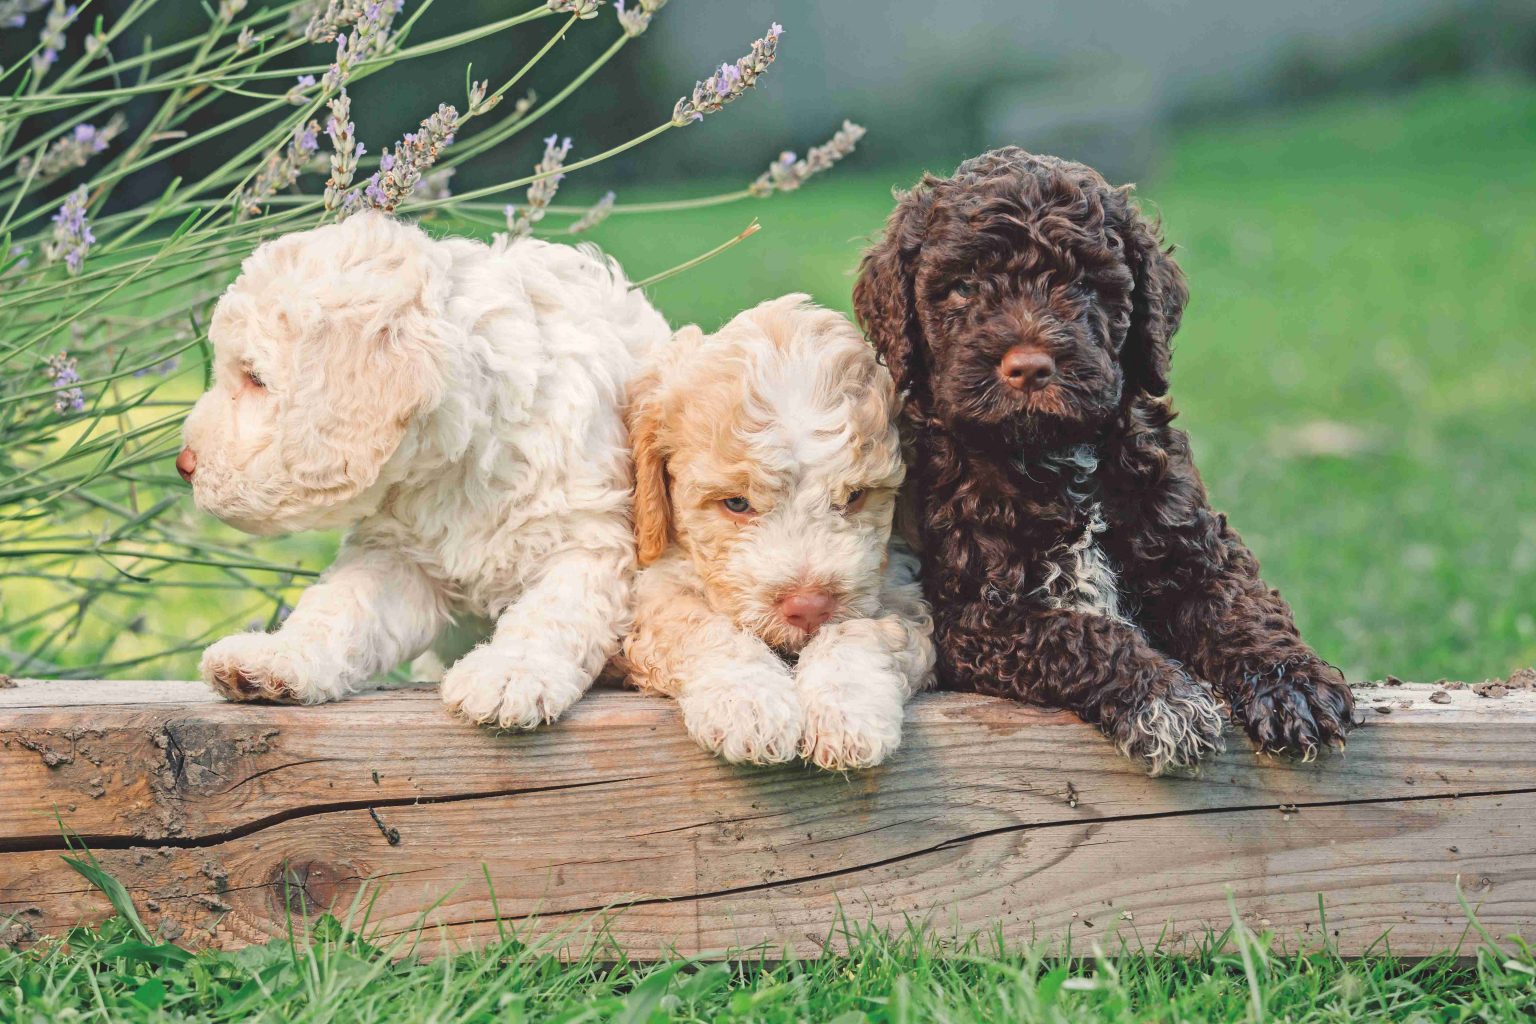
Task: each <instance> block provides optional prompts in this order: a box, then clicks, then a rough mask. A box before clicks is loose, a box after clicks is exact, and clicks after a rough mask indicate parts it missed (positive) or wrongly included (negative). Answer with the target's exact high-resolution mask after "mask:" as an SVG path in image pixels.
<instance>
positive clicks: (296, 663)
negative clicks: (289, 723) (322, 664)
mask: <svg viewBox="0 0 1536 1024" xmlns="http://www.w3.org/2000/svg"><path fill="white" fill-rule="evenodd" d="M198 671H199V673H200V674H201V675H202V677H203V679H204V680H205V681H206V682H207V683H208V685H209V686H211V687H213V688H214V690H215V691H216V692H218V694H219V695H220V696H222V697H224V698H226V699H228V700H233V701H272V702H275V703H279V704H318V703H320V702H322V701H327V700H333V699H335V698H336V697H338V696H340V695H341V693H342V692H344V690H345V689H346V687H345V685H344V683H343V681H342V680H340V679H339V678H337V677H336V675H337V674H336V673H327V672H326V671H324V670H323V669H319V668H317V667H316V666H314V665H312V664H310V663H309V662H307V661H306V660H305V659H304V657H303V656H302V655H301V654H300V653H299V652H298V650H296V649H295V648H294V647H293V646H292V645H291V644H289V643H288V642H287V641H286V640H284V639H282V638H281V637H280V636H279V635H278V634H275V633H236V634H235V635H234V636H227V637H225V638H224V639H223V640H220V641H218V642H217V643H215V644H213V645H212V646H211V647H209V648H208V649H207V650H206V651H204V652H203V659H202V661H201V663H199V665H198Z"/></svg>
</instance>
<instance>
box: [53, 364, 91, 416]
mask: <svg viewBox="0 0 1536 1024" xmlns="http://www.w3.org/2000/svg"><path fill="white" fill-rule="evenodd" d="M48 379H49V382H50V383H51V384H52V385H53V387H55V388H59V389H61V390H60V391H59V392H58V394H56V395H54V396H53V411H54V412H56V413H58V414H59V415H60V416H64V415H66V414H68V413H72V412H82V411H84V409H85V392H83V391H81V390H80V388H79V387H78V386H77V385H78V384H79V383H80V371H79V369H78V368H77V367H76V365H75V361H74V360H73V359H71V358H70V356H69V353H68V352H60V353H59V354H58V355H56V356H49V357H48Z"/></svg>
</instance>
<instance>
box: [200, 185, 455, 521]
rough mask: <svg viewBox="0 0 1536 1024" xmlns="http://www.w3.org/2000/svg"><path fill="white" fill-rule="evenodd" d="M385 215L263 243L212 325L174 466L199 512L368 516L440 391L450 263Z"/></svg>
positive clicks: (257, 516) (257, 517)
mask: <svg viewBox="0 0 1536 1024" xmlns="http://www.w3.org/2000/svg"><path fill="white" fill-rule="evenodd" d="M435 244H436V243H434V242H432V240H431V239H429V238H428V237H427V236H426V235H425V234H423V233H422V232H421V231H420V230H419V229H417V228H415V227H411V226H408V225H405V224H401V223H399V222H396V221H394V220H391V219H390V218H387V217H385V216H383V215H378V214H362V215H359V216H356V217H353V218H351V219H349V220H347V221H345V222H343V223H341V224H335V225H331V226H328V227H322V228H317V229H315V230H313V231H305V232H299V233H296V234H292V235H287V236H285V237H283V238H279V239H276V240H275V241H272V242H268V243H266V244H265V245H262V246H261V247H260V248H258V249H257V250H256V251H255V252H254V253H253V254H252V255H251V256H250V258H249V259H247V260H246V261H245V264H244V266H242V268H241V273H240V276H239V278H237V279H236V281H235V283H234V284H233V285H231V286H230V288H229V291H228V292H226V293H225V294H224V296H223V297H222V298H221V299H220V300H219V303H218V306H217V307H216V308H215V310H214V313H213V320H212V322H211V324H210V327H209V332H208V333H209V337H210V339H211V340H212V342H213V386H212V387H211V388H210V389H209V391H208V392H207V393H206V394H204V395H203V396H202V397H201V398H200V399H198V401H197V404H196V405H195V406H194V407H193V409H192V412H191V414H190V415H189V416H188V417H187V422H186V426H185V429H184V440H185V443H186V449H185V450H184V451H183V452H182V454H181V456H180V457H179V458H178V459H177V468H178V469H179V470H180V471H181V473H182V475H183V476H184V477H186V478H187V479H188V480H189V481H190V482H191V484H192V488H193V494H194V497H195V499H196V501H197V504H198V507H200V508H202V509H203V510H204V511H207V512H210V513H212V514H213V515H215V516H217V517H218V518H220V519H222V520H224V521H225V522H227V523H229V524H231V525H232V526H235V527H238V528H239V529H242V530H245V531H247V532H249V533H259V534H273V533H286V532H290V531H293V530H301V529H311V528H319V527H332V526H340V525H345V524H347V523H349V522H352V521H355V519H356V518H358V517H359V515H360V514H362V513H365V512H366V511H369V509H368V508H367V507H365V506H368V505H369V504H370V502H371V501H376V500H377V494H376V493H375V492H377V491H378V490H379V488H378V487H376V486H375V485H376V484H379V483H380V479H381V473H382V472H383V470H384V468H385V465H386V463H388V461H389V460H390V457H391V456H392V455H393V454H394V453H395V451H396V449H397V448H398V447H399V446H400V442H401V439H402V438H403V437H404V436H405V433H406V430H407V428H408V426H409V425H410V423H411V421H412V420H413V418H414V417H416V416H418V415H420V414H422V413H423V412H424V411H426V410H429V409H431V408H432V407H433V406H435V405H436V403H437V401H438V398H439V395H440V393H441V390H442V386H443V378H444V370H443V367H442V366H441V365H440V360H441V359H442V358H443V343H442V337H441V334H442V332H443V330H444V329H445V328H444V325H443V322H442V309H441V304H442V302H443V298H444V295H443V293H444V292H445V290H446V287H447V286H446V279H447V274H446V272H445V269H444V264H443V262H442V258H441V257H440V256H439V255H438V254H437V253H436V252H435V251H434V248H433V247H434V245H435Z"/></svg>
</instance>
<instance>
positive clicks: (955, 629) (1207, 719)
mask: <svg viewBox="0 0 1536 1024" xmlns="http://www.w3.org/2000/svg"><path fill="white" fill-rule="evenodd" d="M1002 637H1010V638H1011V639H1012V642H1011V643H1003V642H1000V638H1002ZM937 638H938V646H939V657H940V663H941V673H942V674H944V675H946V676H947V677H948V680H949V682H950V683H951V685H952V686H954V688H956V689H962V690H973V691H975V692H977V693H987V694H992V695H994V696H999V697H1011V698H1013V699H1014V700H1025V701H1030V702H1034V703H1041V704H1053V705H1057V706H1060V707H1065V708H1068V709H1070V710H1072V711H1075V712H1076V713H1077V714H1078V715H1079V716H1080V717H1082V719H1083V720H1084V721H1087V722H1095V723H1097V724H1098V726H1099V728H1101V729H1103V730H1104V732H1105V733H1106V734H1107V735H1108V736H1109V737H1110V738H1111V739H1113V740H1114V741H1115V742H1116V744H1117V745H1118V746H1119V747H1120V750H1121V751H1122V752H1123V753H1125V754H1126V755H1127V756H1129V757H1132V758H1136V759H1138V760H1141V761H1144V762H1146V763H1147V765H1148V767H1149V769H1150V770H1151V773H1152V774H1154V775H1157V774H1161V773H1162V772H1164V771H1167V770H1168V769H1170V768H1190V767H1193V766H1195V765H1196V764H1198V763H1199V761H1200V760H1201V759H1202V758H1203V757H1205V756H1206V755H1207V754H1210V753H1212V752H1214V751H1217V750H1220V749H1221V747H1222V726H1223V722H1222V718H1221V711H1220V707H1219V705H1218V702H1217V700H1216V696H1215V694H1213V693H1212V692H1211V690H1210V689H1209V688H1208V687H1207V686H1205V685H1204V684H1202V683H1200V682H1198V681H1197V680H1194V679H1191V678H1190V677H1189V675H1187V674H1186V673H1185V672H1184V670H1183V669H1182V668H1180V667H1179V666H1178V665H1177V664H1175V663H1174V662H1171V661H1169V660H1168V659H1167V658H1165V657H1164V656H1163V655H1161V654H1159V653H1158V652H1157V651H1156V650H1154V649H1153V648H1152V647H1151V645H1150V644H1148V643H1147V640H1146V638H1145V637H1143V636H1142V635H1141V633H1140V632H1139V631H1137V630H1136V629H1135V628H1133V627H1131V626H1127V625H1125V624H1124V623H1122V622H1118V621H1115V620H1113V619H1109V618H1105V617H1103V616H1099V615H1092V614H1087V613H1083V612H1075V611H1059V610H1044V609H1017V610H1015V609H998V610H993V609H988V610H986V611H985V612H984V613H981V614H977V609H976V608H974V607H973V608H956V609H952V610H950V611H949V612H948V613H946V614H945V615H944V616H943V617H942V618H941V620H940V621H939V623H938V637H937Z"/></svg>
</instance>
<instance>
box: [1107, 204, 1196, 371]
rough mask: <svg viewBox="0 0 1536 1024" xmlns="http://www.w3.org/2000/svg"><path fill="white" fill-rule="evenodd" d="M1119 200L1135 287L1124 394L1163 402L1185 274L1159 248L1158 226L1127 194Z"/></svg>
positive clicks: (1123, 361) (1184, 297)
mask: <svg viewBox="0 0 1536 1024" xmlns="http://www.w3.org/2000/svg"><path fill="white" fill-rule="evenodd" d="M1120 196H1121V200H1122V201H1121V204H1120V210H1119V211H1118V213H1119V216H1118V217H1117V218H1116V219H1117V222H1118V223H1117V224H1116V227H1117V229H1118V230H1119V233H1120V236H1121V239H1122V241H1123V243H1124V247H1125V261H1126V264H1127V265H1128V266H1129V267H1130V270H1131V278H1132V281H1133V282H1134V283H1133V286H1132V293H1131V325H1130V328H1129V330H1128V331H1127V332H1126V336H1125V346H1124V348H1122V349H1121V352H1120V365H1121V366H1122V367H1124V368H1125V380H1126V394H1127V396H1132V395H1135V394H1137V393H1138V392H1145V393H1146V394H1149V395H1153V396H1162V395H1166V394H1167V393H1168V375H1169V367H1170V364H1171V362H1172V359H1173V335H1174V332H1175V331H1177V330H1178V329H1179V321H1180V320H1181V319H1182V318H1183V316H1184V304H1185V303H1186V302H1188V301H1189V288H1188V287H1187V286H1186V285H1185V283H1184V272H1183V271H1182V270H1180V269H1179V265H1178V264H1177V263H1175V262H1174V260H1173V256H1172V252H1173V247H1172V246H1169V247H1168V248H1166V249H1165V248H1164V247H1163V242H1162V232H1161V231H1160V229H1159V225H1158V224H1155V223H1149V222H1148V221H1147V219H1146V218H1145V217H1143V216H1142V214H1141V212H1140V211H1138V210H1137V209H1136V207H1135V206H1134V205H1132V203H1131V202H1130V197H1129V190H1128V189H1126V190H1121V191H1120Z"/></svg>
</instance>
